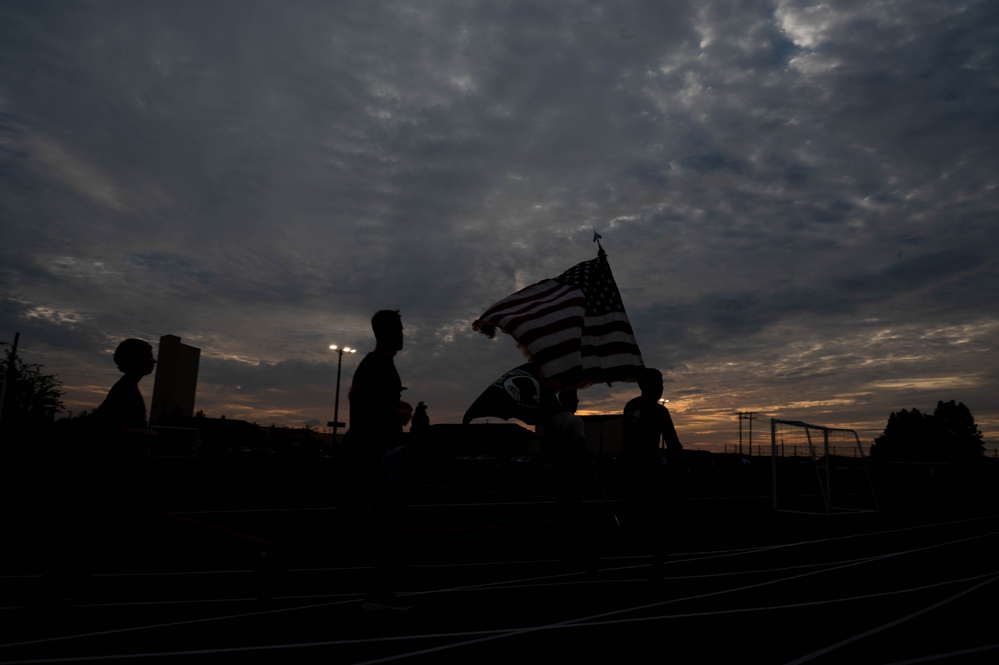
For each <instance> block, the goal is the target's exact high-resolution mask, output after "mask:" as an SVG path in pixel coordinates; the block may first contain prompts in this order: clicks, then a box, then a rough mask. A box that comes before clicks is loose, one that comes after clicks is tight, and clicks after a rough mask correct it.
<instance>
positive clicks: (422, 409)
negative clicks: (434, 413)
mask: <svg viewBox="0 0 999 665" xmlns="http://www.w3.org/2000/svg"><path fill="white" fill-rule="evenodd" d="M428 427H430V416H428V415H427V405H426V404H424V403H423V402H420V403H418V404H417V405H416V411H415V412H414V413H413V424H412V425H411V426H410V428H409V431H410V432H412V433H413V434H416V435H418V436H421V435H423V434H426V433H427V428H428Z"/></svg>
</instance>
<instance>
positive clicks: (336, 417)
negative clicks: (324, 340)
mask: <svg viewBox="0 0 999 665" xmlns="http://www.w3.org/2000/svg"><path fill="white" fill-rule="evenodd" d="M330 349H331V350H332V351H336V355H337V359H336V401H335V402H334V403H333V422H331V423H329V424H330V425H332V426H333V439H332V440H331V441H330V444H331V446H335V445H336V431H337V429H338V428H339V427H340V426H341V425H343V423H341V422H340V367H341V366H342V365H343V354H345V353H357V349H352V348H350V347H349V346H345V347H343V348H340V347H338V346H337V345H336V344H330Z"/></svg>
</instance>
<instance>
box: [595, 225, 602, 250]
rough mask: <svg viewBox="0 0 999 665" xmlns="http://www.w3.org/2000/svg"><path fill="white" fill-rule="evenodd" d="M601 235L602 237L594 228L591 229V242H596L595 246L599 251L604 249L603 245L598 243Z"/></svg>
mask: <svg viewBox="0 0 999 665" xmlns="http://www.w3.org/2000/svg"><path fill="white" fill-rule="evenodd" d="M602 237H603V236H602V235H600V234H599V233H597V230H596V229H593V242H595V243H597V247H598V248H599V249H600V252H601V253H603V251H604V248H603V245H601V244H600V239H601V238H602Z"/></svg>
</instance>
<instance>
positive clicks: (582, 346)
mask: <svg viewBox="0 0 999 665" xmlns="http://www.w3.org/2000/svg"><path fill="white" fill-rule="evenodd" d="M472 328H473V329H474V330H476V331H477V332H480V333H482V334H484V335H486V336H488V337H492V336H493V335H495V334H496V329H497V328H499V329H500V330H502V331H504V332H506V333H508V334H509V335H510V336H511V337H513V338H514V340H516V342H517V345H518V346H520V348H521V349H522V350H523V351H524V354H525V355H526V356H527V357H528V359H529V360H530V361H531V362H533V363H534V364H535V366H536V367H537V368H538V371H539V372H540V374H541V376H542V377H543V378H544V380H545V382H546V383H547V384H548V385H549V386H551V387H552V388H554V389H555V390H564V389H566V388H576V389H578V388H585V387H586V386H590V385H593V384H595V383H601V382H605V383H608V384H610V383H611V382H613V381H633V380H635V379H636V378H637V376H638V371H639V370H640V369H641V368H642V367H643V366H644V363H643V362H642V353H641V351H639V349H638V343H637V342H636V341H635V334H634V332H633V331H632V329H631V323H630V322H629V321H628V315H627V314H626V313H625V311H624V303H623V302H622V301H621V293H620V292H619V291H618V289H617V284H616V283H615V282H614V275H612V274H611V269H610V264H608V263H607V255H606V254H605V253H604V251H603V250H602V249H601V250H600V253H599V254H598V255H597V258H595V259H593V260H591V261H584V262H582V263H580V264H578V265H575V266H573V267H572V268H569V269H568V270H566V271H565V272H564V273H562V274H561V275H559V276H558V277H556V278H554V279H545V280H542V281H540V282H538V283H537V284H534V285H532V286H528V287H527V288H525V289H521V290H520V291H517V292H516V293H514V294H513V295H510V296H507V297H506V298H504V299H503V300H500V301H499V302H498V303H496V304H495V305H493V306H492V307H490V308H489V309H487V310H486V311H485V313H484V314H483V315H482V316H480V317H479V318H478V319H476V320H475V321H474V322H473V323H472Z"/></svg>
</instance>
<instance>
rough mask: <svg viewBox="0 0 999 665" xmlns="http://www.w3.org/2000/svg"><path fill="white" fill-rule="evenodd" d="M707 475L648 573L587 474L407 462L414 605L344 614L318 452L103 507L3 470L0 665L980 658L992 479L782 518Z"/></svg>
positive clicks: (228, 468) (355, 581)
mask: <svg viewBox="0 0 999 665" xmlns="http://www.w3.org/2000/svg"><path fill="white" fill-rule="evenodd" d="M753 462H754V464H755V465H756V466H757V467H761V468H762V462H759V463H758V462H757V460H754V461H753ZM716 471H717V473H716V472H715V471H710V470H709V471H702V472H699V473H700V475H698V474H692V477H689V478H687V482H686V486H685V488H684V489H683V491H682V492H678V494H679V496H678V497H677V499H676V500H675V501H674V507H673V512H672V514H671V515H670V517H669V518H668V520H667V521H666V527H665V530H664V532H663V533H664V538H663V540H662V542H663V546H662V551H661V554H662V556H663V565H662V566H661V568H659V569H656V568H654V567H653V565H652V563H653V551H654V550H655V547H654V546H653V545H652V544H650V542H649V540H648V539H646V538H644V537H639V536H638V535H636V534H635V533H633V532H632V530H630V529H629V528H627V511H626V509H625V507H624V505H623V504H622V503H620V502H619V501H618V497H619V492H620V491H621V489H622V488H621V486H620V484H619V483H618V482H617V481H616V480H615V478H614V477H613V473H611V472H608V471H601V474H600V479H601V481H602V482H601V485H602V491H601V485H597V484H596V483H592V484H591V485H590V492H589V494H588V501H587V502H586V503H585V504H584V510H583V514H582V515H581V517H580V519H579V523H578V524H576V525H572V526H566V525H565V524H564V522H563V521H561V520H559V519H558V518H557V508H556V506H555V504H554V503H553V502H552V501H551V500H550V497H549V496H547V495H546V493H545V490H546V488H545V485H544V477H543V475H542V474H540V473H538V472H537V470H536V469H531V468H528V467H527V466H523V465H520V466H518V465H517V464H514V463H501V462H496V461H488V460H465V461H451V462H447V463H426V464H418V465H413V466H412V467H410V468H408V469H407V470H406V471H405V477H406V479H407V481H408V483H407V485H406V491H405V503H406V506H407V507H406V509H405V532H404V534H403V536H402V537H401V539H400V540H399V554H400V559H401V560H402V561H403V562H404V563H405V564H406V567H405V570H404V575H403V578H402V581H401V582H400V583H399V589H398V590H399V592H400V594H401V595H403V596H404V597H405V599H406V600H409V601H411V602H412V603H413V605H414V607H413V609H411V610H409V611H407V612H403V613H398V614H391V615H384V614H371V613H368V612H364V611H362V610H361V609H360V604H361V599H362V598H363V591H364V581H365V579H366V577H365V576H366V572H367V570H368V568H369V565H370V561H371V553H370V548H371V546H372V539H371V538H370V534H369V533H368V531H369V530H368V529H366V524H365V522H364V521H363V520H360V521H359V520H358V519H353V518H351V517H350V516H349V515H348V514H346V513H344V511H342V510H341V509H339V508H338V507H337V503H338V498H337V487H339V486H341V484H340V481H341V480H342V479H341V478H340V476H339V475H338V473H337V469H336V466H335V464H326V463H315V464H313V463H308V464H294V465H290V464H284V463H280V462H278V461H276V460H264V459H252V460H239V461H238V462H237V461H233V460H221V461H204V460H198V461H191V460H186V461H156V462H155V463H150V464H146V465H145V466H144V468H143V469H142V470H140V471H135V472H132V473H131V474H130V475H129V482H128V483H127V487H126V488H124V489H119V488H117V487H116V488H115V489H114V491H113V492H110V493H109V494H110V496H111V497H114V498H113V500H112V501H111V502H110V503H106V504H94V503H92V502H90V501H88V500H87V497H88V496H89V495H90V494H91V493H92V492H91V490H94V488H93V484H92V483H88V481H87V479H85V478H84V479H81V478H80V477H78V476H77V475H76V474H74V473H73V472H72V470H70V471H69V472H67V471H66V470H63V471H61V472H55V471H49V470H45V471H40V470H39V469H38V468H24V467H20V466H18V465H12V466H11V465H8V467H6V472H5V475H4V486H3V489H4V514H5V520H4V523H5V525H6V528H5V531H6V533H5V536H6V537H5V540H6V543H7V544H5V548H4V551H3V555H2V556H3V558H2V560H0V562H2V564H3V568H2V577H0V591H2V593H3V596H2V601H0V605H2V607H0V613H2V614H0V663H42V662H83V661H98V662H115V661H139V660H148V659H152V658H160V657H179V656H183V657H184V658H186V659H188V660H190V661H191V662H212V663H220V662H246V660H247V659H248V658H256V659H262V660H266V661H268V662H271V661H274V662H277V661H280V662H283V663H287V662H312V661H315V660H317V659H319V658H322V659H328V660H329V661H331V662H338V663H379V662H396V661H400V662H407V663H441V662H462V663H479V662H482V663H492V662H497V663H498V662H511V661H513V660H514V659H518V658H519V659H533V658H543V657H550V656H551V657H559V658H562V659H572V660H574V661H578V662H601V661H610V660H611V659H613V662H624V663H628V662H638V661H645V660H648V659H650V658H652V657H655V658H661V659H663V660H666V659H667V658H668V659H669V660H670V661H671V662H673V663H686V662H699V663H702V662H728V661H730V660H732V659H734V658H746V659H752V661H753V662H757V663H806V662H807V663H844V662H852V663H915V662H948V663H950V662H955V663H985V662H989V663H993V662H996V661H997V659H999V626H997V623H996V622H995V620H994V614H995V613H994V606H995V601H996V599H997V598H999V563H997V562H996V557H995V552H996V551H999V505H996V503H995V501H994V495H995V492H994V487H991V486H989V485H988V484H983V483H982V482H981V480H980V479H979V480H976V482H975V483H974V484H973V485H971V486H968V485H964V484H962V483H949V484H947V485H946V486H941V485H938V484H934V483H926V482H921V483H919V482H917V483H913V482H910V481H905V482H903V481H900V480H899V479H887V478H886V479H879V482H880V484H881V486H880V487H877V492H876V495H875V498H876V500H877V504H876V505H877V508H878V509H879V510H878V512H853V513H849V514H842V515H832V516H826V515H806V514H799V513H789V512H778V511H775V510H774V509H773V501H772V497H771V494H770V478H769V476H768V474H767V473H766V472H765V471H754V472H752V473H750V471H747V472H746V473H745V474H744V473H743V472H742V471H741V470H739V469H736V470H734V471H726V470H724V469H721V470H716ZM712 474H714V475H712ZM903 480H904V479H903ZM88 488H89V489H88ZM105 489H106V488H105ZM94 491H97V490H94ZM97 493H99V492H97ZM605 494H606V497H605V496H604V495H605ZM865 500H866V499H865ZM100 505H103V506H104V508H103V509H102V508H99V507H97V506H100ZM102 516H107V519H106V520H105V519H101V517H102ZM615 518H618V519H620V520H622V521H624V523H625V525H624V527H619V526H618V524H617V521H616V519H615ZM102 523H103V524H105V525H106V526H104V527H101V526H100V525H101V524H102ZM74 534H76V535H77V536H78V537H77V540H75V541H73V542H70V543H69V544H68V545H67V542H68V541H69V540H70V538H71V536H73V535H74ZM53 552H57V553H59V556H55V557H52V556H49V555H50V554H51V553H53ZM262 552H267V553H268V554H267V556H268V557H269V559H268V565H264V566H262V567H261V566H260V565H259V564H260V559H259V555H260V554H261V553H262ZM65 556H69V557H70V560H72V561H77V562H83V563H81V567H85V568H86V567H89V568H91V569H92V571H91V572H93V573H95V574H94V575H93V576H91V577H89V578H87V579H85V580H84V581H82V582H80V581H79V580H78V581H77V584H76V586H74V587H73V588H72V590H71V593H69V595H71V596H72V598H71V599H70V600H69V601H68V602H48V601H51V600H52V598H45V597H40V596H43V595H44V594H42V593H41V592H39V589H38V583H37V582H36V580H39V579H41V575H42V573H43V572H44V571H45V569H46V568H47V567H48V568H51V567H52V565H53V564H52V563H51V562H52V561H59V560H60V557H65ZM57 595H58V594H57Z"/></svg>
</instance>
